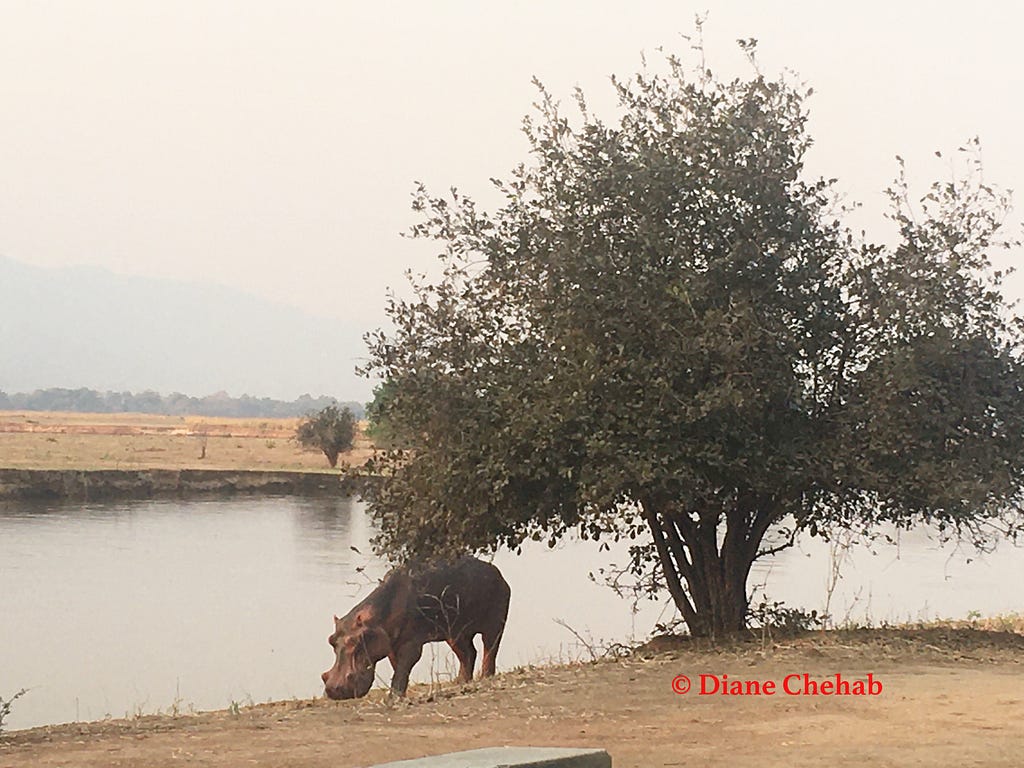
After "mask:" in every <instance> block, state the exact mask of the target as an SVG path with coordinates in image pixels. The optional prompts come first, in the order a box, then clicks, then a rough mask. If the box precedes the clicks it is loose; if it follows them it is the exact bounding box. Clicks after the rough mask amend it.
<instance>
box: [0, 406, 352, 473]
mask: <svg viewBox="0 0 1024 768" xmlns="http://www.w3.org/2000/svg"><path fill="white" fill-rule="evenodd" d="M298 423H299V419H228V418H212V417H198V416H155V415H147V414H124V413H114V414H101V413H56V412H54V413H50V412H33V411H0V466H3V467H9V468H12V469H121V470H127V469H237V470H242V469H248V470H291V471H327V470H329V467H328V465H327V459H326V458H324V455H323V454H322V453H320V452H318V451H315V450H305V449H303V448H301V447H300V446H299V445H298V443H296V442H295V440H294V437H295V430H296V427H297V426H298ZM371 453H372V447H371V445H370V442H369V441H368V440H367V439H366V438H365V437H364V436H363V435H362V434H361V433H360V435H359V436H358V437H357V438H356V443H355V446H354V448H353V450H352V451H350V452H348V453H346V454H342V456H341V457H340V458H339V464H343V463H348V464H357V463H358V464H361V463H363V462H364V461H366V459H367V458H369V456H370V454H371Z"/></svg>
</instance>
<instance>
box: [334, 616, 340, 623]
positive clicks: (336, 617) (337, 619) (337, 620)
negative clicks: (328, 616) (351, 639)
mask: <svg viewBox="0 0 1024 768" xmlns="http://www.w3.org/2000/svg"><path fill="white" fill-rule="evenodd" d="M339 621H341V619H339V618H338V614H334V623H335V624H337V623H338V622H339Z"/></svg>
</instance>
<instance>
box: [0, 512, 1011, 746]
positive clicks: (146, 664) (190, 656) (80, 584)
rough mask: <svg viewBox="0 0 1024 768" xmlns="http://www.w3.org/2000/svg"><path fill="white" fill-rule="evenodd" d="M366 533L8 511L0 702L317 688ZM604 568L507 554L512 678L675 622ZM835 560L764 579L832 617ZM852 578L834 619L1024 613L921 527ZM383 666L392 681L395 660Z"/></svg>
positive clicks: (73, 706)
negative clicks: (613, 583)
mask: <svg viewBox="0 0 1024 768" xmlns="http://www.w3.org/2000/svg"><path fill="white" fill-rule="evenodd" d="M372 535H373V530H372V526H371V523H370V521H369V520H368V518H367V516H366V514H365V512H364V510H363V508H362V506H361V504H360V503H359V502H357V501H354V500H351V499H330V498H293V497H283V498H260V499H231V500H216V501H168V502H160V501H144V502H133V503H118V504H112V503H104V504H89V505H81V504H78V505H67V504H63V505H38V504H8V505H4V506H0V698H9V697H10V696H11V695H12V694H13V693H15V692H16V691H17V690H19V689H21V688H27V689H29V691H28V693H26V694H25V695H24V696H23V697H22V698H20V699H19V700H18V701H16V702H15V703H14V705H13V711H12V713H11V715H10V716H9V717H8V719H7V720H6V722H5V727H6V728H10V729H17V728H27V727H31V726H34V725H41V724H46V723H59V722H66V721H74V720H95V719H101V718H104V717H108V716H111V717H123V716H126V715H127V716H132V715H136V714H149V713H153V712H157V711H161V712H174V711H179V712H187V711H189V710H193V709H194V710H203V709H219V708H225V707H229V706H231V705H232V704H233V703H238V704H239V705H244V704H248V703H252V702H262V701H266V700H269V699H284V698H292V697H295V698H308V697H311V696H316V695H320V693H321V692H322V686H321V683H320V678H319V676H320V673H321V672H322V671H323V670H324V669H326V668H327V667H328V666H330V664H331V652H330V649H329V648H328V646H327V642H326V638H327V635H328V634H329V633H330V632H331V630H332V621H331V616H332V614H333V613H338V614H343V613H345V612H346V611H347V610H348V608H349V607H351V605H352V604H354V603H355V602H356V601H357V600H358V599H359V598H361V597H362V596H364V595H365V594H366V593H368V592H369V591H370V590H371V589H372V588H373V586H375V584H376V579H377V578H379V577H380V576H381V575H383V573H384V572H385V567H384V565H383V564H382V563H381V562H379V561H378V560H376V559H375V558H373V557H372V555H371V548H370V538H371V537H372ZM609 559H612V560H615V559H616V557H615V553H614V551H613V553H612V554H611V555H609V553H601V552H599V551H598V550H597V547H596V545H595V544H593V543H592V542H579V541H569V542H566V543H564V544H562V545H561V546H559V547H558V548H556V549H554V550H549V549H548V548H547V547H546V546H544V545H539V544H538V545H535V546H527V547H524V550H523V553H522V554H521V555H518V556H517V555H515V554H512V553H507V552H503V553H499V554H498V556H497V557H496V559H495V562H496V564H497V565H498V566H499V567H500V568H501V570H502V572H503V573H504V575H505V578H506V580H507V581H508V582H509V584H510V585H511V587H512V605H511V608H510V611H509V622H508V626H507V628H506V632H505V637H504V641H503V643H502V648H501V652H500V653H499V656H498V667H499V669H508V668H511V667H515V666H519V665H524V664H532V663H541V662H546V661H559V660H561V661H569V660H575V659H579V658H589V655H590V651H589V650H588V648H587V645H588V644H590V645H594V646H595V647H596V646H599V645H601V644H607V643H610V642H615V641H618V642H629V641H638V640H643V639H644V638H645V637H646V636H647V635H648V634H649V632H650V630H651V628H652V627H653V625H654V624H655V622H657V621H659V620H665V619H666V618H668V617H670V615H671V612H670V611H668V610H667V609H666V607H665V604H664V603H657V604H656V603H649V602H648V603H644V604H642V605H641V606H640V609H639V611H637V612H633V611H632V610H631V607H630V604H629V603H628V602H627V601H625V600H623V599H621V598H619V597H617V596H615V595H614V594H613V593H612V592H611V590H609V589H608V588H607V587H605V586H602V585H600V584H597V583H594V582H593V581H592V580H591V579H590V578H589V577H588V574H589V573H591V572H596V571H597V569H598V568H599V567H600V566H602V565H606V564H607V563H608V561H609ZM618 559H619V560H620V561H621V560H622V554H621V551H620V552H619V558H618ZM833 562H834V556H833V555H832V554H831V553H830V549H829V547H828V545H827V544H824V543H822V542H818V541H813V540H812V541H806V542H802V543H801V545H800V546H798V547H797V548H795V549H792V550H789V551H787V552H785V553H783V554H782V555H780V556H777V557H775V558H773V559H772V560H771V561H770V562H768V563H765V564H763V565H760V566H758V568H757V570H756V572H755V573H754V575H753V577H752V579H751V582H752V584H757V583H764V584H766V591H767V593H768V594H769V595H770V596H771V599H772V600H781V601H784V602H785V603H786V604H787V605H788V606H791V607H802V608H805V609H808V610H810V609H818V610H821V609H822V608H823V607H824V604H825V601H826V597H827V595H828V592H829V589H828V584H829V574H830V573H831V572H832V567H831V566H832V563H833ZM840 573H841V578H840V579H839V581H838V583H837V584H836V586H835V588H834V590H833V591H832V593H831V600H830V604H829V608H830V611H831V614H832V615H833V616H834V617H836V618H837V619H838V620H843V619H852V620H858V621H863V620H871V621H875V622H878V621H906V620H917V619H930V618H934V617H936V616H939V617H961V618H962V617H965V616H967V615H968V614H969V613H971V612H974V611H976V612H978V613H981V614H983V615H995V614H1000V613H1010V612H1019V611H1021V610H1024V598H1022V597H1021V593H1020V590H1019V585H1020V584H1021V583H1022V582H1024V552H1022V551H1021V550H1020V549H1016V548H1014V547H1012V546H1009V545H1004V546H1002V547H1000V548H998V549H997V550H996V552H994V553H993V554H990V555H985V556H982V557H979V556H977V555H976V554H975V553H974V552H973V551H972V550H968V549H965V550H963V551H961V550H957V549H956V548H955V547H953V546H950V545H947V546H939V545H938V544H937V543H936V542H935V541H934V539H933V537H931V536H930V535H929V534H928V533H927V532H926V531H915V532H912V533H911V534H906V533H904V534H903V536H902V538H901V541H900V543H899V546H898V547H893V546H881V545H880V546H879V547H876V548H875V551H874V552H872V550H871V549H870V548H868V547H865V546H860V547H857V548H854V549H853V550H851V551H850V552H849V553H848V555H847V556H846V557H845V558H844V560H843V562H842V568H841V570H840ZM756 601H757V598H755V602H756ZM560 622H564V625H567V626H568V627H571V628H572V629H573V630H575V632H576V633H578V634H579V635H580V636H581V637H582V638H583V640H584V641H585V642H581V641H580V640H579V639H578V638H577V637H576V636H575V634H574V633H573V632H570V630H569V629H567V628H566V626H564V625H563V624H562V623H560ZM478 642H479V641H478ZM429 648H430V649H431V650H430V652H428V653H425V654H424V657H423V660H421V662H420V663H419V665H418V666H417V668H416V669H415V670H414V679H417V680H419V681H427V680H432V679H435V680H446V679H449V678H450V677H452V676H453V674H454V672H455V669H456V664H455V661H454V656H453V655H452V654H451V652H450V651H449V650H448V648H447V646H445V645H443V644H432V645H431V646H429ZM378 673H379V675H380V678H381V680H380V682H381V683H386V682H387V681H388V680H389V679H390V667H389V665H388V664H387V662H386V661H385V662H382V663H381V664H380V665H379V666H378Z"/></svg>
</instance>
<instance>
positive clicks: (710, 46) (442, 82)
mask: <svg viewBox="0 0 1024 768" xmlns="http://www.w3.org/2000/svg"><path fill="white" fill-rule="evenodd" d="M709 5H710V4H708V3H688V2H681V3H680V2H672V3H669V2H641V3H636V4H632V5H630V6H629V7H628V11H627V9H626V6H622V5H621V4H616V3H612V2H607V1H604V0H602V1H601V2H582V1H581V0H574V1H573V2H563V3H540V2H519V3H510V4H504V5H502V6H493V5H490V4H483V3H471V2H462V1H460V2H455V1H454V0H447V1H444V2H438V3H431V4H422V5H419V4H402V3H392V4H356V3H337V2H328V1H327V0H309V1H308V2H302V3H291V2H288V3H286V2H278V1H271V0H246V1H244V2H243V1H242V0H232V1H231V2H225V1H221V0H209V1H207V2H195V1H192V2H189V1H175V2H172V1H171V0H96V1H95V2H89V3H78V2H73V1H72V0H63V1H58V2H49V3H31V2H7V3H2V4H0V94H2V96H3V99H4V106H5V119H4V120H3V121H0V173H2V183H0V254H3V255H5V256H7V257H8V258H9V259H12V260H14V261H16V262H18V263H22V264H26V265H31V266H34V267H39V268H72V267H94V268H99V269H104V270H109V271H110V272H112V273H114V274H115V275H119V276H122V277H139V278H144V279H153V280H173V281H185V282H188V283H194V284H197V285H203V286H207V287H209V288H210V289H219V288H226V289H230V290H233V291H238V292H240V293H242V294H248V295H251V296H252V297H257V298H259V299H260V300H261V301H266V302H269V303H271V304H275V305H279V306H282V307H287V308H291V309H294V310H297V311H302V312H303V313H305V314H307V315H309V316H310V317H315V318H320V320H321V322H322V323H324V324H325V325H326V324H330V323H337V324H338V327H339V328H340V329H344V330H343V331H342V332H339V333H337V334H335V336H334V338H333V339H331V338H328V340H327V342H326V343H328V344H336V348H335V349H333V350H331V353H332V354H333V355H335V356H336V357H337V358H339V359H341V360H344V361H346V365H348V366H349V368H351V365H350V362H351V361H353V360H355V359H357V358H358V357H360V356H362V355H365V349H364V348H363V347H362V342H361V340H360V339H361V336H362V333H363V332H365V331H368V330H371V329H373V328H376V327H378V326H380V325H381V324H382V323H383V322H384V320H385V317H384V312H383V308H384V303H385V296H386V292H387V290H388V289H392V290H395V291H396V292H398V293H399V294H402V293H403V292H404V291H405V287H406V282H405V278H404V272H405V271H406V270H407V269H412V270H414V271H417V272H418V271H429V270H431V269H433V268H434V265H433V260H432V253H433V250H434V249H433V248H431V247H430V246H429V245H424V244H423V243H418V242H414V241H411V240H408V239H403V238H402V237H400V233H401V232H403V231H405V230H407V229H408V228H409V227H410V226H411V225H412V224H413V223H414V222H415V221H416V219H415V218H414V216H413V214H412V212H411V211H410V208H409V204H410V199H411V198H410V194H411V192H412V189H413V184H414V182H415V181H422V182H424V183H426V184H427V185H428V187H429V188H431V189H433V190H436V191H442V190H446V189H447V188H448V187H449V186H452V185H455V186H458V187H459V188H460V189H461V190H463V191H464V192H466V193H468V194H470V195H471V196H475V197H477V198H479V199H480V200H481V201H482V202H483V203H487V202H488V201H491V200H493V196H492V195H493V193H492V192H491V190H490V184H489V181H488V179H489V178H490V177H502V176H507V175H508V172H509V170H510V169H511V168H512V167H513V166H514V165H515V164H517V163H519V162H521V161H525V160H527V159H528V158H527V156H526V142H525V139H524V138H523V136H522V135H521V132H520V126H521V121H522V118H523V116H524V115H526V114H527V113H528V112H530V110H531V104H532V103H533V101H535V99H536V90H535V88H534V87H533V85H532V84H531V78H532V77H533V76H537V77H538V78H539V79H540V80H541V81H542V82H544V83H545V84H546V86H547V87H548V89H549V90H550V91H551V92H552V94H554V95H555V96H556V98H559V99H561V100H562V101H563V102H565V103H567V104H570V103H571V100H572V98H571V96H572V89H573V88H574V87H575V86H576V85H579V86H580V87H582V88H583V90H584V91H585V92H586V94H587V96H588V101H589V102H590V104H591V106H592V107H593V108H594V110H595V111H596V112H598V113H601V114H607V112H608V109H609V107H610V106H611V105H612V104H613V95H612V90H611V87H610V85H609V83H608V77H609V75H611V74H617V75H620V76H628V75H630V74H631V73H634V72H636V71H637V70H638V69H639V67H640V62H641V54H642V53H645V54H646V55H647V56H648V58H649V59H652V60H653V59H654V57H656V56H657V49H658V48H659V47H660V46H664V47H665V49H666V50H667V51H670V52H673V53H677V54H679V55H682V56H684V58H688V59H689V60H690V61H691V62H696V61H697V60H698V59H697V58H696V54H695V53H694V52H693V51H692V50H690V42H688V41H687V40H686V39H684V38H683V37H682V35H684V34H689V33H692V32H693V19H694V17H695V15H696V14H697V13H698V12H700V13H703V12H704V11H705V10H707V8H708V6H709ZM1021 21H1024V10H1022V9H1021V8H1020V7H1018V6H1009V5H1005V4H1002V3H993V2H987V3H986V2H982V3H975V4H972V5H970V6H967V5H963V4H960V3H956V4H954V3H951V2H949V3H933V4H929V5H928V6H918V5H917V4H910V3H906V4H899V3H891V2H889V3H882V2H878V1H877V0H871V1H870V2H863V3H858V4H845V5H841V6H840V5H836V4H825V3H818V2H813V3H812V2H805V1H803V0H801V1H800V2H789V3H786V4H785V5H784V6H782V7H780V6H779V5H775V4H767V3H758V2H753V0H745V1H742V2H741V1H740V0H728V1H722V2H716V3H714V4H713V6H712V7H711V8H710V14H709V16H708V19H707V22H706V24H705V26H704V30H705V48H706V55H707V61H708V64H709V65H710V66H712V67H713V68H714V69H715V70H716V71H717V72H719V73H721V74H725V75H733V74H738V75H741V74H745V73H747V72H749V68H748V67H747V64H746V62H745V60H744V57H743V54H742V53H741V51H740V50H739V48H738V47H737V46H736V44H735V40H736V39H738V38H749V37H754V38H757V39H758V40H759V45H758V51H759V61H760V66H761V69H762V71H764V72H765V73H766V74H767V75H769V76H771V75H774V74H776V73H778V72H779V71H781V70H782V69H784V68H788V69H792V70H795V71H796V72H797V73H798V74H799V75H800V76H801V77H802V78H803V79H804V80H805V81H806V82H807V84H808V85H809V86H812V87H813V88H814V90H815V95H814V96H813V97H812V98H811V99H810V101H809V104H808V106H809V108H810V112H811V118H810V123H809V130H810V133H811V135H812V136H813V138H814V140H815V145H814V147H813V148H812V150H811V153H810V155H809V157H808V170H809V172H810V173H811V174H813V175H824V176H826V177H837V178H838V180H839V182H838V186H837V188H838V189H839V190H840V191H841V192H843V193H845V195H846V197H847V199H848V200H849V201H850V202H859V203H862V204H863V207H862V208H861V209H860V210H858V211H856V212H855V213H854V214H852V216H851V219H850V220H851V222H852V223H853V224H854V225H855V226H856V227H858V228H860V227H866V228H868V229H869V235H871V234H873V233H875V232H881V233H883V234H884V232H885V227H886V224H885V223H884V221H883V219H882V212H883V211H884V209H885V199H884V196H883V194H882V191H883V190H884V189H885V187H886V186H887V185H888V184H889V183H890V182H891V180H892V179H893V178H894V177H895V175H896V172H897V166H896V161H895V156H896V155H901V156H903V157H904V158H905V159H906V162H907V168H908V175H909V177H910V179H911V180H912V182H913V183H914V185H915V186H914V191H915V192H919V193H920V194H921V195H923V194H924V193H925V192H926V189H925V187H926V185H927V184H928V183H930V182H931V181H933V180H935V179H936V178H939V177H943V176H944V175H947V174H948V173H949V172H950V167H949V165H948V163H947V161H946V160H945V159H943V160H939V159H937V158H935V156H934V154H933V153H934V151H935V150H941V151H943V152H944V153H948V155H953V156H955V153H954V152H953V150H955V149H956V147H958V146H959V145H960V144H962V143H963V142H965V141H966V140H968V139H970V138H971V137H973V136H975V135H978V136H980V138H981V142H982V147H983V152H984V158H985V171H986V178H987V179H988V180H990V181H992V182H993V183H995V184H997V185H999V186H1002V187H1008V188H1021V187H1022V186H1024V156H1022V153H1021V152H1020V150H1019V134H1020V129H1021V128H1022V127H1024V106H1022V105H1021V103H1020V99H1019V78H1020V75H1019V70H1020V66H1019V61H1018V57H1017V54H1016V50H1017V41H1016V39H1015V38H1016V36H1017V34H1018V30H1019V29H1020V26H1021V25H1020V22H1021ZM1019 222H1020V216H1019V215H1018V214H1015V215H1014V220H1013V227H1014V229H1015V231H1018V232H1019V229H1020V224H1019ZM876 236H877V235H876ZM1019 255H1020V254H1019V252H1017V253H1013V254H1010V258H1011V260H1016V259H1017V258H1019ZM1022 280H1024V276H1019V275H1018V276H1017V277H1016V278H1013V279H1011V280H1010V281H1009V282H1008V284H1007V286H1008V292H1009V293H1010V294H1011V295H1012V296H1015V297H1022V296H1024V282H1022ZM67 300H68V301H70V302H72V303H74V302H77V301H85V299H84V298H81V297H76V296H75V295H74V294H73V293H71V294H68V298H67ZM108 309H109V312H110V314H111V315H112V316H114V317H115V318H120V322H122V323H129V324H130V323H132V322H134V315H133V314H132V312H131V311H130V310H131V308H130V307H119V306H113V307H109V308H108ZM2 320H3V316H2V310H0V322H2ZM109 364H110V365H120V364H123V363H119V362H116V361H113V362H110V363H109ZM297 365H299V366H300V368H301V367H302V366H306V367H307V368H308V371H309V374H308V376H309V378H310V379H315V378H316V377H317V376H319V375H320V373H319V372H318V370H319V369H320V367H321V366H325V365H326V364H325V363H323V361H322V360H320V361H318V360H314V359H309V360H308V361H307V362H305V363H303V362H301V361H300V362H298V363H297ZM328 367H329V366H328ZM0 373H2V371H0ZM110 375H111V377H112V378H114V377H116V376H117V371H111V372H110ZM330 375H332V376H334V375H335V374H333V373H331V374H330ZM337 376H341V374H337ZM345 376H346V377H349V376H351V374H345ZM251 377H252V379H251V380H252V381H253V388H254V389H255V392H254V393H253V394H264V393H265V394H268V395H269V394H270V392H272V391H275V387H280V386H285V387H287V386H291V385H290V384H288V385H285V384H282V382H280V381H276V380H275V377H277V378H279V377H278V371H276V370H275V366H274V365H267V366H266V367H265V369H264V370H262V371H261V370H255V369H254V371H253V372H252V374H251ZM355 381H356V379H355V377H354V376H351V378H347V379H346V382H355ZM62 384H63V383H62V382H57V381H54V382H52V383H51V385H52V386H60V385H62ZM362 384H363V385H364V386H365V390H364V393H368V391H369V387H370V383H369V382H365V381H363V382H362ZM0 386H2V381H0ZM339 386H342V387H349V386H353V387H354V386H356V384H355V383H352V384H349V383H339ZM151 388H154V389H156V388H157V387H156V386H153V387H151ZM221 388H228V387H221ZM307 389H316V384H315V383H311V384H310V386H309V387H308V388H307ZM190 394H191V393H190ZM196 394H199V393H196ZM332 394H333V393H332ZM353 394H354V393H353ZM338 395H339V396H341V397H348V396H349V395H348V393H346V392H338Z"/></svg>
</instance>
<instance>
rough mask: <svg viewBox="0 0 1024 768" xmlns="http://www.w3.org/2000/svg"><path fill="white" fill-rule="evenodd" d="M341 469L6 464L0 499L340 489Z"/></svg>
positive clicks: (300, 492)
mask: <svg viewBox="0 0 1024 768" xmlns="http://www.w3.org/2000/svg"><path fill="white" fill-rule="evenodd" d="M342 492H343V489H342V487H341V475H340V474H339V473H338V472H269V471H239V470H230V469H139V470H119V469H97V470H77V469H0V501H22V500H31V499H36V500H68V501H104V500H112V499H158V498H188V497H195V496H216V495H233V494H290V495H312V494H340V493H342Z"/></svg>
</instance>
